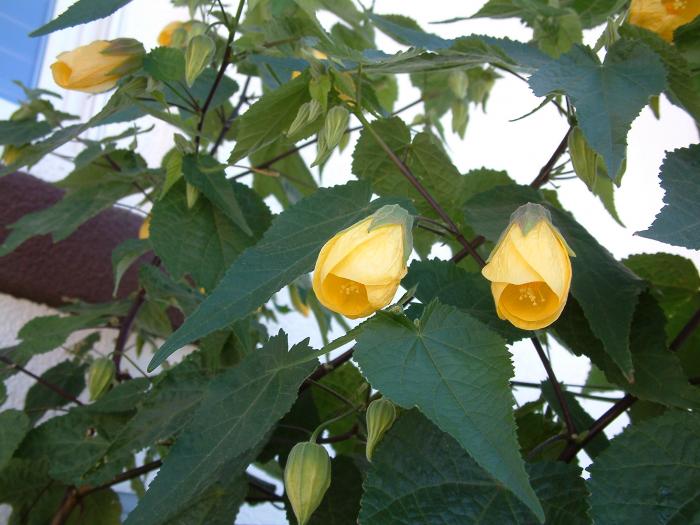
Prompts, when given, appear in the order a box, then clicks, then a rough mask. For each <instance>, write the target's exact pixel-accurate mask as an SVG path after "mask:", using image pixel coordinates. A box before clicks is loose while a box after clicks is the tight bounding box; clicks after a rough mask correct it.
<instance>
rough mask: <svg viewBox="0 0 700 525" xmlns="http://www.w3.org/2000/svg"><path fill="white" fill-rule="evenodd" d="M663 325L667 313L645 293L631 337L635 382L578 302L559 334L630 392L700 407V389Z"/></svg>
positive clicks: (562, 321) (676, 404)
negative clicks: (673, 349) (611, 354)
mask: <svg viewBox="0 0 700 525" xmlns="http://www.w3.org/2000/svg"><path fill="white" fill-rule="evenodd" d="M664 324H665V317H664V314H663V312H662V311H661V309H660V308H659V306H658V305H657V304H656V302H655V301H654V299H653V298H652V297H651V296H650V295H649V294H648V293H644V294H642V295H641V296H640V298H639V305H638V306H637V309H636V311H635V315H634V320H633V322H632V333H631V339H630V344H631V348H632V362H633V364H634V370H635V380H634V382H628V381H627V380H626V379H625V377H624V376H623V375H622V374H621V373H620V372H619V370H618V368H617V367H616V366H615V365H614V363H613V362H612V361H611V359H610V358H609V357H608V356H607V354H606V353H605V352H604V351H603V348H602V345H601V344H600V341H598V340H597V339H596V338H595V337H594V336H593V334H592V333H591V331H590V329H589V328H588V325H587V323H586V320H585V318H584V316H583V313H582V312H581V308H580V307H579V306H578V304H576V303H575V302H572V303H571V304H570V305H568V306H567V308H566V311H565V312H564V314H563V315H562V317H561V319H560V321H559V322H558V323H557V324H556V334H557V336H558V337H559V338H560V339H561V340H562V341H563V342H564V343H565V344H566V346H568V347H569V348H571V350H573V351H574V352H575V353H576V354H578V355H581V354H584V355H587V356H588V357H590V359H591V361H593V363H594V364H595V365H596V366H597V367H598V368H600V369H601V370H603V372H605V376H606V377H607V378H608V380H609V381H611V382H613V383H616V384H618V385H620V386H621V387H622V388H623V389H624V390H626V391H628V392H630V393H631V394H634V395H635V396H637V397H639V398H641V399H645V400H648V401H654V402H656V403H661V404H663V405H667V406H672V407H680V408H695V409H697V408H700V389H698V388H696V387H693V386H691V385H690V384H688V378H687V377H686V375H685V373H684V371H683V368H682V366H681V363H680V360H679V358H678V356H677V355H675V354H674V353H672V352H670V351H668V346H667V344H666V334H665V331H664Z"/></svg>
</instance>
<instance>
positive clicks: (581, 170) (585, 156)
mask: <svg viewBox="0 0 700 525" xmlns="http://www.w3.org/2000/svg"><path fill="white" fill-rule="evenodd" d="M569 155H570V156H571V164H573V165H574V171H575V172H576V175H577V176H578V178H579V179H581V180H582V181H583V182H585V183H586V186H588V189H589V190H593V188H594V186H595V181H596V176H597V161H598V154H597V153H596V152H595V151H594V150H593V148H591V147H590V146H589V145H588V142H587V141H586V138H585V137H584V136H583V132H582V131H581V130H580V129H579V128H578V127H575V128H574V129H573V130H572V131H571V133H570V134H569Z"/></svg>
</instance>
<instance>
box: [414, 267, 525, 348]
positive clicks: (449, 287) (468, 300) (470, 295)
mask: <svg viewBox="0 0 700 525" xmlns="http://www.w3.org/2000/svg"><path fill="white" fill-rule="evenodd" d="M403 285H404V287H405V288H406V289H409V288H411V287H413V286H416V285H417V286H418V288H417V289H416V297H417V298H418V299H419V300H420V301H421V302H422V303H424V304H428V303H429V302H430V301H432V300H433V299H438V300H439V301H440V302H441V303H443V304H449V305H450V306H456V307H457V308H459V309H460V310H463V311H465V312H466V313H468V314H469V315H471V316H472V317H474V318H476V319H478V320H479V321H481V322H482V323H484V324H486V325H487V326H488V327H489V328H491V330H493V331H494V332H497V333H498V334H500V335H501V336H502V337H504V338H505V339H506V341H507V342H509V343H512V342H514V341H518V340H520V339H524V338H525V337H528V333H527V332H525V331H523V330H519V329H518V328H515V327H514V326H513V325H512V324H510V323H508V322H506V321H502V320H501V319H499V318H498V315H496V309H495V308H494V305H493V296H492V295H491V290H490V287H489V283H488V281H487V280H486V279H484V278H483V277H482V276H481V275H480V274H476V273H469V272H467V271H466V270H464V269H463V268H460V267H459V266H456V265H455V264H454V263H451V262H449V261H440V260H437V259H433V260H430V261H413V262H412V263H411V266H410V268H409V269H408V274H407V275H406V277H404V279H403Z"/></svg>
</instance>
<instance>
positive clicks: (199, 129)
mask: <svg viewBox="0 0 700 525" xmlns="http://www.w3.org/2000/svg"><path fill="white" fill-rule="evenodd" d="M244 4H245V0H240V1H239V2H238V10H237V11H236V16H235V17H234V20H233V24H232V26H231V27H229V33H228V38H227V39H226V51H224V58H223V59H222V61H221V66H220V67H219V72H218V73H217V74H216V78H215V79H214V83H213V84H212V86H211V89H210V90H209V94H208V95H207V98H206V100H205V101H204V106H202V112H201V114H200V115H199V122H198V123H197V135H196V136H195V138H194V144H195V152H197V153H199V144H200V142H201V140H202V130H203V129H204V119H205V117H206V116H207V112H208V111H209V106H210V105H211V101H212V100H213V99H214V95H215V94H216V90H217V89H218V88H219V84H221V81H222V80H223V78H224V75H225V74H226V68H228V66H229V64H230V63H231V53H232V51H231V46H232V45H233V39H234V36H235V35H236V29H238V23H239V21H240V19H241V14H242V13H243V5H244Z"/></svg>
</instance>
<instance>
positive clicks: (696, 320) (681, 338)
mask: <svg viewBox="0 0 700 525" xmlns="http://www.w3.org/2000/svg"><path fill="white" fill-rule="evenodd" d="M699 325H700V308H698V309H697V310H696V311H695V313H694V314H693V316H692V317H691V318H690V320H689V321H688V322H687V323H686V324H685V326H684V327H683V328H681V331H680V332H678V335H676V337H675V338H674V339H673V341H671V344H670V345H668V349H669V350H671V352H676V351H678V349H679V348H680V347H681V346H683V343H685V342H686V341H687V340H688V338H689V337H690V336H691V335H693V332H694V331H695V329H696V328H697V327H698V326H699Z"/></svg>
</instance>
